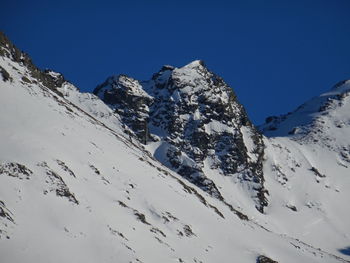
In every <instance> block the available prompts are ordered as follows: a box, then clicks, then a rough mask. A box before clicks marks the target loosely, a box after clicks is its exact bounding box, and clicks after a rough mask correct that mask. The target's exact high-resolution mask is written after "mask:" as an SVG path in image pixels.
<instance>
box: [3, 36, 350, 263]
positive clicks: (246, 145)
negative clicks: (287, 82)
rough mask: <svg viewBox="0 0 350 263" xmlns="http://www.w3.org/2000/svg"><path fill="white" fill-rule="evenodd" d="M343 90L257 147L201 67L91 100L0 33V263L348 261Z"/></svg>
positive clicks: (230, 100) (110, 83)
mask: <svg viewBox="0 0 350 263" xmlns="http://www.w3.org/2000/svg"><path fill="white" fill-rule="evenodd" d="M348 90H350V88H349V84H348V82H344V83H343V84H342V85H339V86H338V87H337V88H336V89H333V90H331V91H330V92H329V93H327V94H324V95H322V96H321V97H320V98H319V99H315V100H316V101H313V100H311V101H310V102H308V103H307V104H305V105H306V106H304V110H300V109H298V110H296V111H295V112H293V113H292V114H289V115H288V116H287V117H280V118H274V119H273V125H274V126H273V127H274V128H273V129H274V131H268V130H271V127H272V126H271V125H272V124H271V119H269V120H270V121H269V123H268V124H265V125H263V126H261V129H262V130H263V131H266V135H267V136H268V137H266V136H264V135H262V134H261V133H260V132H258V130H257V129H256V128H255V127H254V126H253V125H252V124H251V122H250V121H249V119H248V117H247V114H246V113H245V111H244V108H243V107H242V106H241V104H239V102H238V101H237V99H236V97H235V95H234V93H233V91H232V90H231V88H229V87H228V86H227V85H226V84H225V83H224V81H223V80H222V79H221V78H220V77H218V76H216V75H215V74H214V73H212V72H211V71H209V70H208V69H207V68H206V66H205V65H204V64H203V62H201V61H194V62H192V63H190V64H189V65H187V66H185V67H182V68H174V67H171V66H164V67H163V68H162V69H161V71H160V72H158V73H156V74H155V75H154V76H153V77H152V79H151V80H149V81H137V80H135V79H132V78H130V77H128V76H125V75H118V76H114V77H110V78H108V79H107V80H106V81H105V82H104V83H103V84H101V85H99V86H98V87H97V88H96V90H95V91H94V93H95V94H96V95H97V96H96V95H94V94H90V93H81V92H79V90H78V89H77V88H76V87H75V86H74V85H73V84H71V83H69V82H68V81H66V80H65V79H64V77H63V76H62V75H61V74H59V73H56V72H54V71H51V70H45V71H42V70H40V69H38V68H37V67H36V66H35V65H34V64H33V63H32V61H31V60H30V58H29V56H28V55H26V54H25V53H23V52H21V51H19V50H18V49H17V48H16V47H15V46H14V45H13V44H12V43H11V42H10V41H9V40H8V39H7V38H6V37H5V36H4V35H3V34H0V105H1V108H0V109H1V113H0V254H1V262H11V263H12V262H267V263H269V262H270V263H271V262H280V263H284V262H349V259H350V257H349V251H348V249H349V248H348V246H349V244H350V238H349V237H350V236H349V235H350V233H349V232H350V223H349V220H348V215H349V212H348V211H347V209H346V208H347V205H348V203H349V202H350V194H349V192H348V190H347V189H349V187H350V177H349V175H350V173H349V168H348V166H349V157H348V155H349V154H350V153H349V150H350V148H349V145H350V142H349V140H350V139H349V135H350V130H349V129H350V128H349V127H350V123H349V115H348V112H349V111H348V107H349V103H348V99H349V96H348V94H349V92H347V91H348ZM100 98H101V99H102V100H101V99H100ZM316 104H317V105H316ZM322 106H324V107H322ZM320 108H322V109H323V110H322V111H321V112H319V111H318V110H319V109H320ZM315 109H317V110H315ZM293 116H294V117H293ZM277 119H279V121H277ZM282 119H283V120H282ZM290 130H292V131H293V132H292V134H288V133H289V131H290ZM272 132H274V133H272ZM277 135H278V136H279V137H277ZM272 136H274V137H272Z"/></svg>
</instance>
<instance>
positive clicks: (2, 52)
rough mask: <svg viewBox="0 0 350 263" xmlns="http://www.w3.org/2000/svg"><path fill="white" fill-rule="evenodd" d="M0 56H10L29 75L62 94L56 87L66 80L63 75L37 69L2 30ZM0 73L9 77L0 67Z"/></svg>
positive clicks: (5, 77)
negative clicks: (23, 67) (26, 70)
mask: <svg viewBox="0 0 350 263" xmlns="http://www.w3.org/2000/svg"><path fill="white" fill-rule="evenodd" d="M0 56H2V57H7V58H10V59H11V60H12V61H14V62H18V63H19V64H20V65H23V66H25V67H26V68H27V69H28V71H29V73H30V75H31V76H32V77H33V78H35V79H36V80H37V81H38V82H39V83H41V84H42V85H43V86H45V87H47V88H49V89H51V90H53V91H54V92H55V93H57V94H58V95H60V96H62V94H61V93H60V92H59V91H58V90H57V88H58V87H61V86H62V84H63V83H64V82H65V81H66V80H65V79H64V77H63V75H62V74H59V73H55V72H53V71H51V70H48V69H46V70H41V69H39V68H38V67H37V66H35V65H34V63H33V61H32V59H31V58H30V57H29V55H28V54H26V53H25V52H22V51H21V50H19V49H18V48H17V47H16V46H15V45H14V44H13V43H12V42H11V41H10V40H9V39H8V38H7V37H6V35H5V34H4V33H2V32H0ZM0 73H1V74H2V77H3V79H4V80H7V79H10V76H9V75H8V73H7V74H6V71H4V70H3V69H0Z"/></svg>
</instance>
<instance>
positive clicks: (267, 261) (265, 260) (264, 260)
mask: <svg viewBox="0 0 350 263" xmlns="http://www.w3.org/2000/svg"><path fill="white" fill-rule="evenodd" d="M256 263H278V262H277V261H274V260H272V259H271V258H269V257H266V256H258V258H257V259H256Z"/></svg>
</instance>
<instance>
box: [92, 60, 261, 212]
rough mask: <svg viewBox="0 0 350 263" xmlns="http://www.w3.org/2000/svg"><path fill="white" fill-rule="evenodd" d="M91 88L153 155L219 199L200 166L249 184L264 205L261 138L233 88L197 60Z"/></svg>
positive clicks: (221, 197)
mask: <svg viewBox="0 0 350 263" xmlns="http://www.w3.org/2000/svg"><path fill="white" fill-rule="evenodd" d="M94 93H95V94H96V95H97V96H99V97H100V98H101V99H102V100H103V101H104V102H105V103H107V104H108V105H110V107H111V108H113V109H114V110H115V111H116V112H117V113H119V114H120V115H121V117H122V121H123V122H124V124H125V125H127V126H128V127H129V128H130V129H131V130H132V131H133V132H134V133H135V135H136V137H137V138H138V139H139V141H140V142H141V143H143V144H147V145H149V148H152V149H153V150H151V151H153V152H152V153H153V155H154V156H155V157H156V158H157V159H158V160H159V161H161V162H162V163H163V164H165V165H166V166H168V167H169V168H171V169H172V170H174V171H176V172H177V173H179V174H180V175H182V176H183V177H184V178H186V179H188V180H189V181H190V182H192V183H194V184H195V185H197V186H198V187H200V188H201V189H203V190H204V191H206V192H208V193H209V194H211V195H212V196H214V197H216V198H218V199H220V200H223V199H224V198H223V196H222V195H221V193H220V191H219V190H218V188H217V187H216V185H215V183H214V182H213V181H212V180H211V179H209V178H208V177H207V176H206V173H205V171H204V168H205V166H209V169H212V170H216V171H217V172H218V173H221V174H222V175H224V176H238V177H240V179H241V180H242V181H244V182H247V183H248V184H250V183H251V184H253V186H252V187H250V188H251V189H253V191H254V192H255V194H253V198H254V199H255V200H256V202H257V208H258V210H259V211H261V212H262V211H263V207H264V206H266V205H267V201H266V197H265V194H266V191H265V189H264V186H263V184H264V178H263V172H262V161H263V155H264V143H263V140H262V136H261V135H260V133H259V132H258V131H257V130H256V129H255V127H254V126H253V125H252V124H251V122H250V121H249V118H248V116H247V114H246V112H245V110H244V108H243V106H242V105H241V104H240V103H239V102H238V101H237V98H236V95H235V94H234V92H233V90H232V89H231V88H230V87H229V86H228V85H227V84H226V83H225V82H224V81H223V79H222V78H220V77H219V76H217V75H216V74H214V73H212V72H211V71H209V70H208V69H207V68H206V66H205V64H204V63H203V61H194V62H192V63H190V64H188V65H186V66H185V67H182V68H174V67H171V66H164V67H163V68H162V69H161V70H160V71H159V72H158V73H156V74H154V75H153V77H152V79H151V80H149V81H143V82H139V81H137V80H134V79H132V78H130V77H127V76H124V75H119V76H115V77H110V78H108V79H107V80H106V81H105V82H104V83H103V84H101V85H99V86H98V87H97V88H96V89H95V90H94Z"/></svg>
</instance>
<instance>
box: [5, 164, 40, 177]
mask: <svg viewBox="0 0 350 263" xmlns="http://www.w3.org/2000/svg"><path fill="white" fill-rule="evenodd" d="M2 174H3V175H8V176H11V177H16V178H18V179H30V177H31V176H32V174H33V172H32V171H31V170H30V169H28V168H27V167H26V166H24V165H23V164H19V163H13V162H10V163H4V164H0V175H2Z"/></svg>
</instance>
